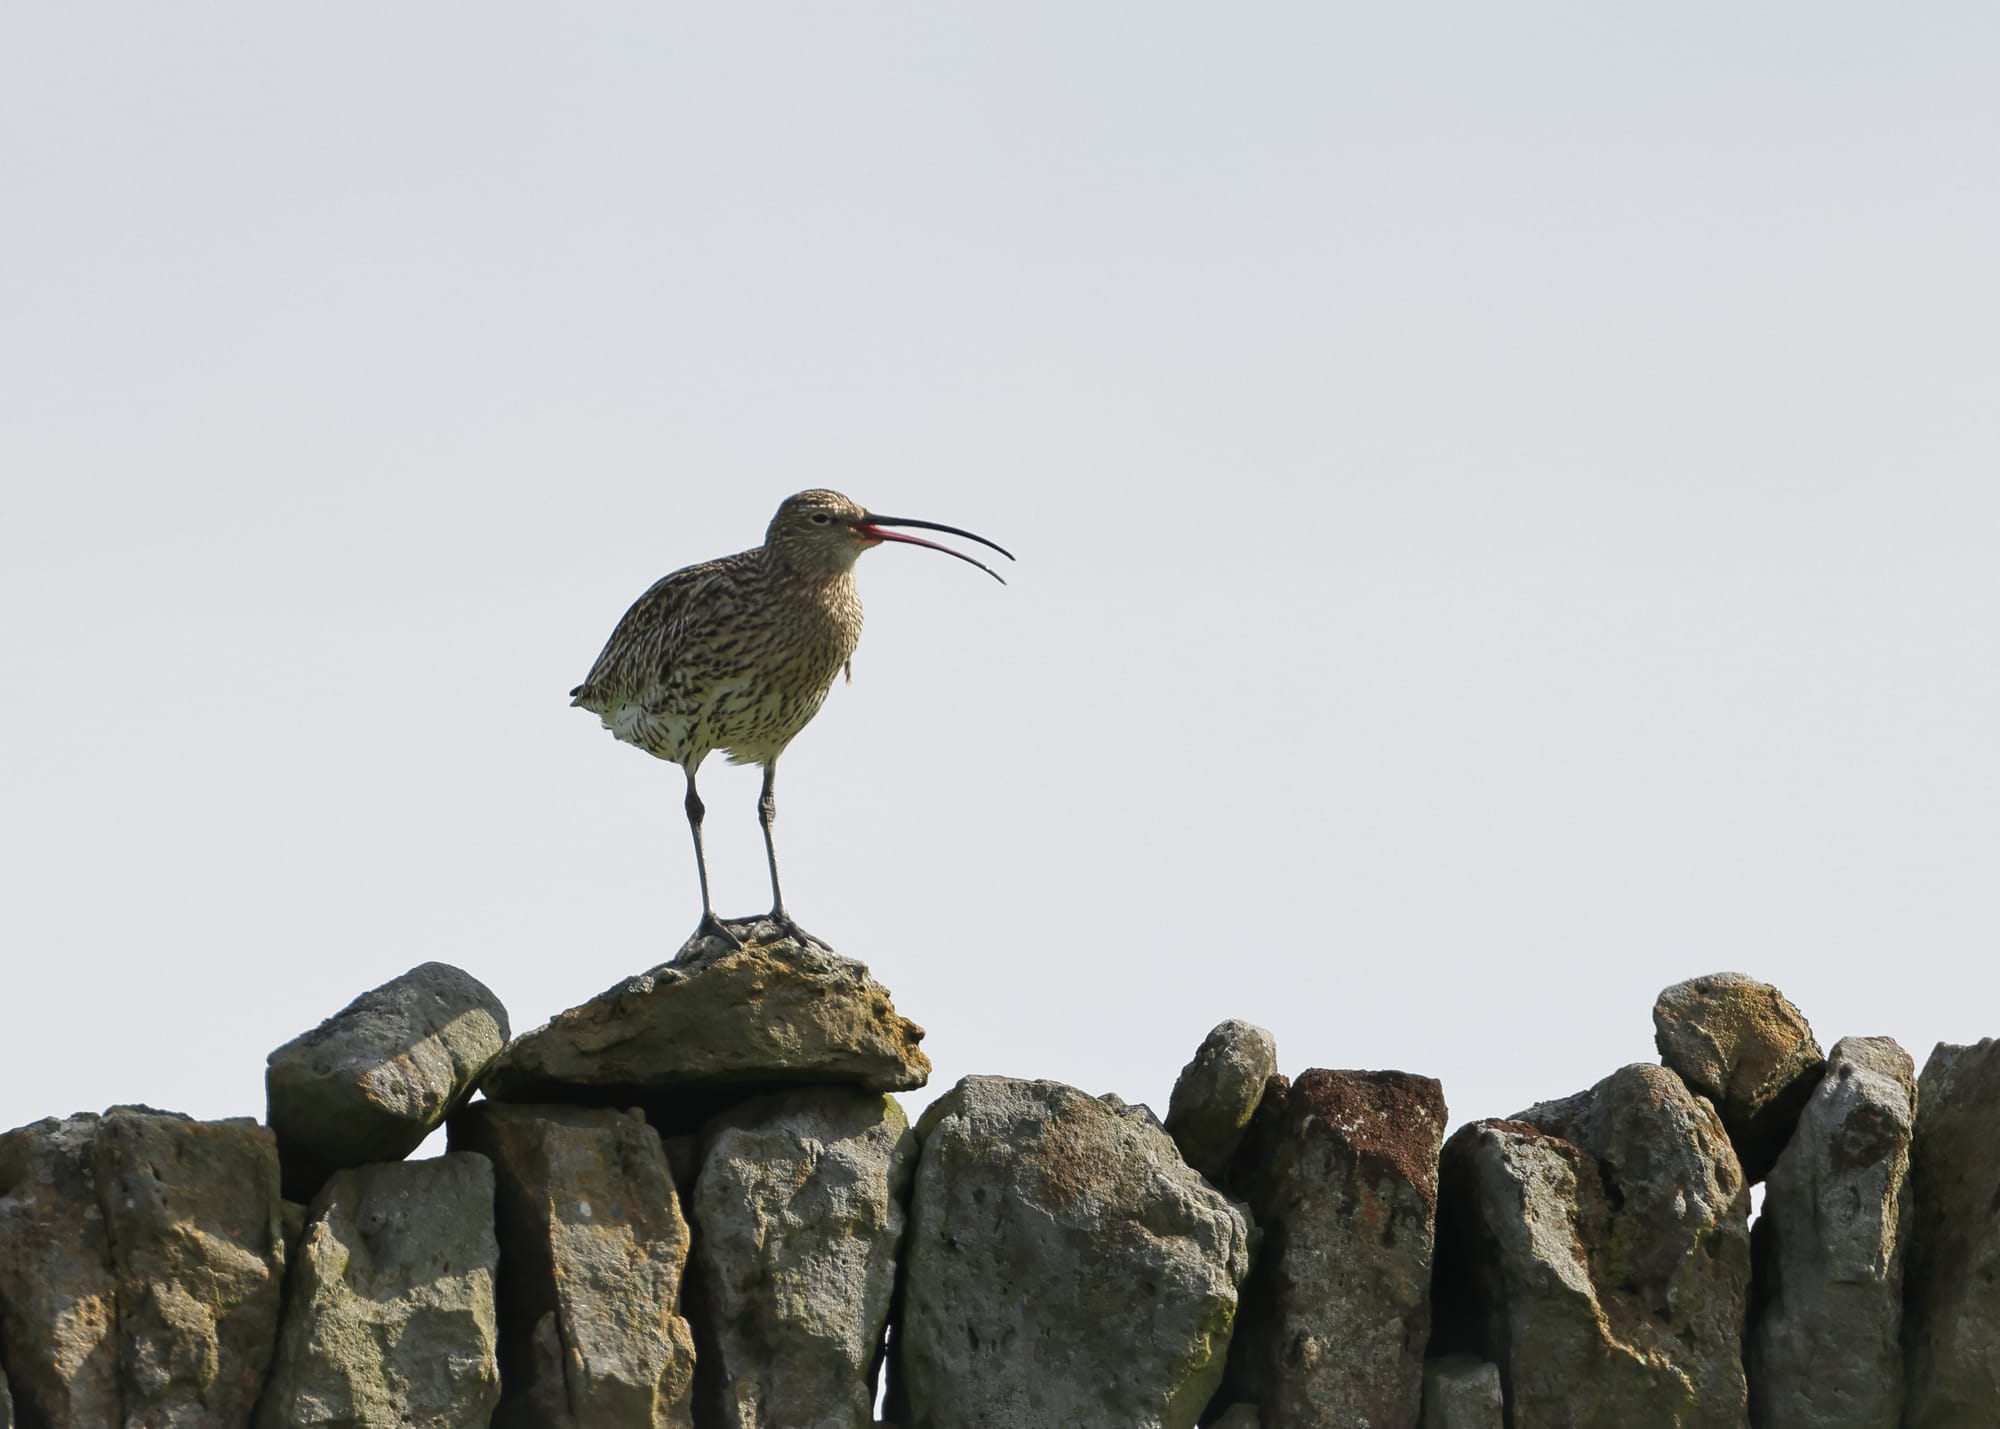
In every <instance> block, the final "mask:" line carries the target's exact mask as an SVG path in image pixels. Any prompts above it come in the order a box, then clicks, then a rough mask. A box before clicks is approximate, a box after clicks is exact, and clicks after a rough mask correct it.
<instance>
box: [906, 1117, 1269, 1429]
mask: <svg viewBox="0 0 2000 1429" xmlns="http://www.w3.org/2000/svg"><path fill="white" fill-rule="evenodd" d="M918 1135H919V1138H920V1139H921V1140H922V1142H923V1149H922V1153H921V1156H920V1159H919V1161H918V1165H917V1177H916V1188H915V1193H914V1198H913V1202H912V1206H911V1213H910V1230H909V1235H908V1246H907V1249H906V1251H905V1255H904V1259H905V1262H906V1270H905V1277H904V1302H903V1310H902V1315H901V1319H900V1322H899V1326H898V1330H897V1337H896V1340H895V1342H894V1345H893V1346H892V1355H891V1366H892V1370H891V1409H892V1417H893V1418H894V1419H895V1420H896V1422H897V1423H899V1424H901V1425H903V1426H905V1429H1073V1426H1078V1425H1090V1426H1092V1429H1189V1426H1192V1425H1193V1424H1194V1423H1195V1422H1196V1419H1197V1417H1198V1416H1199V1415H1200V1413H1201V1412H1202V1410H1203V1409H1204V1408H1205V1407H1206V1405H1207V1402H1208V1400H1209V1397H1210V1396H1211V1394H1212V1393H1213V1392H1214V1390H1215V1388H1216V1386H1217V1383H1218V1382H1219V1381H1220V1379H1221V1376H1222V1370H1223V1363H1224V1355H1225V1352H1226V1349H1227V1346H1228V1342H1229V1335H1230V1330H1231V1327H1232V1325H1233V1323H1234V1321H1235V1316H1236V1303H1237V1290H1238V1287H1239V1286H1240V1285H1241V1283H1242V1281H1243V1277H1244V1274H1245V1273H1246V1272H1247V1270H1248V1268H1249V1239H1250V1229H1249V1224H1248V1221H1247V1220H1246V1218H1245V1216H1244V1214H1243V1212H1242V1211H1241V1210H1240V1209H1239V1208H1238V1207H1237V1206H1235V1205H1234V1204H1233V1203H1231V1202H1230V1201H1229V1200H1228V1199H1227V1198H1225V1197H1224V1196H1223V1195H1222V1194H1221V1193H1220V1192H1218V1191H1216V1190H1215V1189H1214V1188H1213V1187H1212V1186H1210V1185H1209V1184H1208V1183H1207V1182H1205V1181H1203V1180H1202V1179H1201V1177H1200V1176H1199V1175H1197V1174H1196V1173H1195V1172H1194V1171H1193V1170H1191V1169H1190V1168H1189V1167H1188V1166H1187V1164H1186V1163H1185V1162H1184V1161H1182V1160H1181V1156H1180V1152H1179V1150H1178V1149H1177V1148H1176V1147H1175V1146H1174V1144H1173V1142H1172V1140H1171V1139H1170V1138H1169V1137H1168V1136H1167V1134H1166V1133H1165V1131H1163V1130H1162V1129H1161V1128H1160V1124H1159V1122H1158V1121H1157V1120H1155V1119H1154V1118H1153V1116H1152V1114H1151V1113H1150V1112H1147V1111H1146V1110H1145V1109H1144V1108H1133V1107H1127V1106H1126V1105H1125V1104H1124V1103H1123V1102H1120V1101H1118V1100H1117V1099H1116V1098H1110V1097H1107V1098H1095V1097H1090V1096H1086V1095H1085V1094H1084V1093H1082V1092H1080V1091H1077V1090H1075V1089H1074V1088H1071V1087H1065V1086H1062V1085H1060V1084H1059V1083H1055V1082H1023V1081H1014V1080H1011V1079H1008V1078H1002V1077H968V1078H966V1079H965V1080H964V1081H962V1082H960V1083H959V1084H958V1085H957V1086H956V1087H954V1088H953V1089H952V1090H951V1091H949V1092H947V1093H946V1094H945V1095H944V1096H943V1097H941V1098H939V1099H938V1101H937V1102H935V1103H933V1104H932V1106H931V1107H930V1109H929V1110H928V1111H926V1112H925V1114H924V1117H923V1119H922V1121H921V1122H920V1124H919V1126H918Z"/></svg>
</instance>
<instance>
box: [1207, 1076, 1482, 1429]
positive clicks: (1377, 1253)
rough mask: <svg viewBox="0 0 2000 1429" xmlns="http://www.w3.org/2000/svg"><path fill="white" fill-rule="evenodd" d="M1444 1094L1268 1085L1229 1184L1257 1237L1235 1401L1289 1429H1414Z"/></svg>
mask: <svg viewBox="0 0 2000 1429" xmlns="http://www.w3.org/2000/svg"><path fill="white" fill-rule="evenodd" d="M1444 1129H1445V1104H1444V1092H1443V1089H1442V1088H1441V1087H1440V1086H1439V1085H1438V1083H1437V1082H1436V1081H1434V1080H1433V1079H1431V1078H1429V1077H1418V1076H1412V1075H1410V1074H1408V1073H1405V1072H1335V1071H1325V1070H1322V1069H1318V1068H1315V1069H1314V1070H1312V1071H1309V1072H1306V1073H1304V1074H1303V1075H1301V1076H1300V1077H1299V1079H1298V1080H1297V1081H1296V1082H1293V1083H1292V1084H1291V1085H1290V1086H1289V1087H1286V1086H1285V1085H1284V1084H1283V1082H1282V1079H1274V1081H1273V1086H1272V1091H1271V1093H1270V1094H1269V1095H1267V1096H1266V1098H1265V1099H1264V1104H1263V1106H1262V1107H1260V1108H1259V1110H1258V1113H1257V1118H1256V1123H1255V1125H1254V1126H1253V1127H1252V1129H1251V1132H1250V1135H1249V1137H1248V1139H1247V1140H1246V1141H1245V1142H1244V1144H1243V1149H1242V1152H1241V1153H1240V1156H1239V1159H1238V1164H1237V1166H1236V1168H1235V1169H1234V1170H1233V1171H1232V1173H1231V1182H1230V1186H1231V1189H1232V1190H1234V1191H1239V1192H1240V1193H1242V1194H1243V1195H1244V1197H1245V1199H1246V1200H1247V1201H1248V1203H1249V1206H1250V1212H1251V1214H1252V1216H1253V1217H1254V1218H1255V1220H1256V1223H1257V1226H1258V1228H1259V1230H1260V1231H1261V1232H1262V1234H1263V1242H1262V1245H1261V1247H1260V1249H1259V1250H1258V1253H1257V1263H1256V1266H1255V1269H1254V1270H1253V1271H1252V1273H1251V1276H1250V1279H1249V1281H1248V1282H1247V1283H1246V1284H1245V1285H1244V1287H1243V1297H1242V1312H1241V1314H1240V1315H1239V1317H1238V1320H1237V1325H1236V1334H1235V1341H1234V1343H1233V1344H1232V1346H1231V1348H1230V1369H1229V1385H1230V1391H1231V1393H1232V1395H1233V1396H1234V1397H1235V1398H1237V1399H1241V1400H1247V1401H1251V1402H1254V1403H1255V1404H1257V1405H1258V1407H1259V1408H1260V1409H1261V1410H1262V1411H1263V1417H1264V1418H1265V1419H1266V1420H1267V1421H1269V1422H1270V1423H1272V1424H1282V1425H1284V1426H1286V1429H1337V1426H1346V1425H1353V1424H1370V1425H1403V1426H1409V1429H1415V1425H1416V1423H1417V1420H1418V1418H1419V1416H1420V1414H1421V1413H1422V1407H1423V1375H1424V1349H1425V1346H1426V1344H1427V1343H1428V1341H1429V1338H1430V1319H1431V1307H1430V1292H1431V1256H1432V1249H1433V1244H1434V1236H1435V1230H1436V1222H1437V1166H1438V1151H1439V1148H1440V1146H1441V1145H1442V1144H1443V1141H1444Z"/></svg>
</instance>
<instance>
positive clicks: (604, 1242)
mask: <svg viewBox="0 0 2000 1429" xmlns="http://www.w3.org/2000/svg"><path fill="white" fill-rule="evenodd" d="M451 1145H452V1148H453V1149H454V1150H469V1151H477V1152H480V1153H482V1154H483V1155H485V1156H486V1157H488V1158H489V1159H490V1160H491V1161H492V1163H493V1169H494V1176H495V1182H496V1186H497V1196H496V1210H497V1216H498V1225H499V1236H500V1247H501V1259H500V1267H501V1278H500V1288H499V1304H500V1316H501V1347H502V1353H503V1356H504V1358H505V1361H506V1363H507V1364H508V1366H509V1379H508V1384H507V1402H506V1403H505V1404H504V1405H503V1406H502V1409H501V1415H500V1418H499V1420H498V1421H496V1422H498V1423H501V1424H520V1425H524V1426H526V1425H533V1426H535V1429H596V1426H600V1425H618V1426H620V1429H686V1426H688V1425H689V1424H690V1423H691V1422H692V1421H691V1420H690V1418H689V1414H690V1410H689V1393H690V1389H691V1386H692V1382H693V1378H694V1362H695V1353H694V1341H693V1339H692V1337H691V1335H690V1333H689V1329H688V1324H687V1321H686V1319H685V1318H684V1317H683V1316H682V1314H681V1280H682V1272H683V1271H684V1269H685V1268H686V1265H687V1257H688V1227H687V1222H686V1221H685V1220H684V1219H683V1218H682V1215H681V1209H680V1202H679V1200H678V1198H677V1197H676V1196H675V1194H674V1187H673V1182H672V1179H671V1178H670V1176H669V1174H668V1171H667V1157H666V1152H665V1151H664V1149H662V1147H661V1145H660V1138H659V1136H658V1134H657V1133H655V1132H654V1131H653V1129H652V1128H651V1127H649V1126H647V1125H646V1123H645V1122H644V1120H643V1119H641V1118H640V1117H638V1116H637V1115H635V1114H632V1113H628V1112H620V1111H615V1110H612V1109H610V1108H593V1107H574V1106H515V1105H507V1104H502V1103H498V1102H487V1101H481V1102H474V1103H472V1104H471V1105H470V1106H467V1107H466V1108H465V1109H464V1110H463V1111H461V1112H460V1113H459V1114H458V1115H456V1116H454V1117H453V1118H452V1122H451Z"/></svg>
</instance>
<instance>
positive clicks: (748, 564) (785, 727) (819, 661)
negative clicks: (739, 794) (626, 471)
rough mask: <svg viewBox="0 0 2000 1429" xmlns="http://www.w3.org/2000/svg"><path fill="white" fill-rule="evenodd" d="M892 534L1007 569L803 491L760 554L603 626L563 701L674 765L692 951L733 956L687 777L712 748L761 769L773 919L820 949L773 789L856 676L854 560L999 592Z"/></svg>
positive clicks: (664, 592) (675, 582) (671, 586)
mask: <svg viewBox="0 0 2000 1429" xmlns="http://www.w3.org/2000/svg"><path fill="white" fill-rule="evenodd" d="M890 527H916V528H919V529H922V530H927V531H942V532H946V533H949V534H951V535H954V536H963V537H965V538H966V539H968V540H972V541H977V542H978V543H979V544H981V545H982V546H987V547H990V548H991V549H993V550H995V551H998V552H999V553H1000V554H1001V555H1003V556H1005V557H1006V558H1007V559H1008V560H1010V561H1011V560H1013V559H1014V556H1013V553H1012V552H1010V551H1008V550H1006V549H1005V548H1004V547H1002V546H998V545H995V544H994V543H993V542H992V541H989V540H987V539H986V538H985V537H984V536H980V535H976V534H975V533H973V532H971V531H966V530H962V529H960V528H959V527H957V526H945V525H941V524H939V523H938V522H935V521H919V520H915V519H913V518H911V517H906V516H883V515H880V514H878V513H875V512H872V511H869V510H867V509H866V508H865V507H863V506H861V505H860V504H858V503H857V502H854V501H852V500H850V499H849V498H847V497H845V496H842V495H841V494H840V493H839V492H837V491H827V490H824V489H815V490H812V491H801V492H799V493H797V494H796V495H794V496H788V497H786V498H785V500H784V501H783V502H782V503H780V505H779V507H778V511H777V514H776V515H775V516H773V517H772V518H771V524H770V526H769V527H768V528H767V529H766V531H765V533H764V544H763V545H761V546H757V547H754V548H752V549H750V550H748V551H740V552H738V553H737V554H735V555H733V556H723V557H721V558H719V559H717V560H713V561H703V562H701V563H700V564H698V565H692V566H687V567H685V568H683V569H681V570H678V571H675V572H673V573H672V574H670V575H666V576H662V577H661V578H660V579H659V580H657V581H655V582H654V583H653V585H652V586H651V587H650V588H649V589H648V590H647V591H646V593H645V594H644V595H642V596H640V597H639V598H638V600H636V601H634V602H633V603H632V607H631V609H629V610H627V611H626V612H625V614H624V617H623V618H622V619H620V620H619V622H618V624H617V625H616V626H615V627H614V628H613V629H612V632H611V638H610V639H609V640H607V641H606V642H605V645H604V649H603V652H602V653H600V654H599V655H598V657H597V660H596V662H595V663H594V664H592V665H591V667H590V673H589V674H588V675H586V676H585V677H584V680H583V683H582V684H580V685H578V686H577V687H576V688H575V689H573V690H571V691H570V703H571V705H573V706H578V707H581V708H583V709H586V710H588V711H590V712H591V713H592V714H595V715H596V716H597V717H598V718H599V719H600V720H601V721H602V722H603V724H604V727H605V728H606V729H608V730H610V731H611V733H612V734H613V735H614V736H616V737H617V738H618V739H620V740H622V741H624V742H625V743H627V744H631V745H634V746H636V747H637V748H639V749H643V750H644V751H645V752H646V753H648V754H650V755H652V756H654V757H655V758H657V759H664V760H667V761H668V762H670V763H673V764H678V765H679V766H680V767H681V770H682V772H683V774H685V776H686V778H687V797H686V799H685V800H684V802H683V807H684V808H685V810H686V812H687V821H688V829H689V831H690V832H691V833H692V834H693V836H694V861H695V873H696V876H697V877H698V878H699V879H700V882H701V923H700V925H699V927H698V928H697V929H696V932H695V935H694V938H693V939H691V940H690V944H691V945H692V944H693V943H694V942H696V941H698V940H699V939H701V938H702V937H703V936H704V935H707V936H714V937H718V938H720V939H721V940H722V942H723V944H724V945H725V946H730V947H740V946H741V945H742V940H741V939H740V938H738V937H737V936H736V934H734V933H733V932H731V931H730V930H729V929H728V928H726V927H725V926H724V925H723V923H722V921H721V920H720V919H718V918H717V917H716V916H715V905H714V903H713V901H712V900H711V899H710V897H709V891H708V856H707V853H706V852H705V851H704V849H703V847H702V838H701V825H702V819H703V817H704V815H705V814H706V812H707V811H706V809H705V807H704V806H703V804H702V801H701V795H700V793H699V792H697V790H696V787H695V773H696V771H697V770H698V769H700V767H701V764H702V761H703V760H704V759H706V758H707V757H708V756H709V755H710V754H712V753H714V752H715V751H716V750H721V751H723V752H724V753H725V754H726V755H727V756H728V759H729V762H730V763H731V764H756V765H759V766H761V767H762V769H763V771H764V785H763V793H762V795H761V796H760V797H759V799H758V801H757V816H758V822H759V823H760V824H761V825H762V826H763V830H764V856H765V859H766V861H767V862H768V863H769V865H770V870H771V913H770V917H771V919H772V921H773V922H775V923H776V924H777V926H778V927H779V928H780V929H781V930H783V931H784V932H785V933H788V934H790V935H791V936H792V937H794V938H796V939H798V940H799V941H801V942H806V941H813V942H817V941H818V940H817V939H813V938H812V937H811V935H810V934H808V933H806V932H805V931H804V930H803V929H801V928H800V927H799V925H798V924H797V923H796V922H795V921H793V919H792V916H791V914H790V913H789V912H787V911H786V909H785V896H784V892H783V890H782V888H781V887H780V886H779V883H778V854H777V848H776V846H775V844H774V843H773V842H772V838H771V825H772V823H773V822H774V821H775V820H776V818H777V804H776V800H775V797H774V794H773V790H774V787H775V784H776V778H777V770H778V756H779V755H781V754H783V753H784V752H785V750H786V748H787V747H789V746H790V744H791V742H792V740H793V739H794V738H795V737H797V735H798V733H799V731H800V730H802V729H804V728H805V727H806V725H807V724H808V723H809V722H810V721H811V720H812V717H813V716H814V715H816V714H818V713H819V710H820V706H821V705H822V704H824V703H825V701H826V697H827V694H828V692H829V691H830V690H831V689H832V688H833V680H834V676H836V675H838V674H840V673H841V672H842V671H845V672H846V673H847V676H848V678H849V679H850V680H851V679H852V678H853V664H852V660H853V655H854V649H855V645H856V644H857V643H858V642H859V640H860V638H861V598H860V596H859V595H858V594H857V593H856V592H855V589H854V563H855V562H856V561H857V560H859V559H860V557H861V553H862V552H864V551H868V550H872V549H873V548H874V547H876V546H879V545H881V544H883V543H884V542H891V541H893V542H899V543H902V544H906V545H912V546H923V547H927V548H928V549H930V550H933V551H942V552H944V553H945V554H946V555H948V556H955V557H957V558H958V559H959V560H961V561H964V562H966V563H967V564H968V565H973V566H978V567H979V569H980V570H982V571H985V572H986V574H988V575H989V576H992V577H993V579H995V580H996V581H1000V583H1001V584H1002V585H1005V584H1006V581H1005V580H1004V579H1003V578H1002V577H1001V575H1000V573H999V572H998V571H996V570H994V569H993V568H992V567H990V566H988V565H985V564H984V563H982V562H980V561H977V560H974V559H973V558H972V557H971V556H968V555H966V554H965V553H964V552H963V551H956V550H953V549H952V548H951V547H950V546H945V545H940V544H939V543H937V542H935V541H927V540H925V539H923V538H922V537H920V536H910V535H905V534H902V533H901V532H899V531H895V530H890V529H888V528H890Z"/></svg>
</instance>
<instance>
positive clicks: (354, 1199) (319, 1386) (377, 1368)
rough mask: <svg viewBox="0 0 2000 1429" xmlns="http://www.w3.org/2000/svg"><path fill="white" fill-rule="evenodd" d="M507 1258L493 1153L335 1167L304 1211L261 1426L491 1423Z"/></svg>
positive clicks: (370, 1428) (437, 1428)
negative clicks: (498, 1237) (497, 1220)
mask: <svg viewBox="0 0 2000 1429" xmlns="http://www.w3.org/2000/svg"><path fill="white" fill-rule="evenodd" d="M499 1254H500V1251H499V1246H498V1244H497V1243H496V1242H495V1240H494V1237H493V1168H492V1167H491V1166H490V1165H488V1164H487V1162H486V1159H485V1158H484V1157H482V1156H468V1155H464V1154H462V1153H451V1154H448V1155H445V1156H440V1157H436V1158H434V1159H431V1160H426V1161H395V1162H381V1163H378V1164H375V1165H371V1166H355V1167H350V1168H348V1169H346V1170H343V1171H337V1172H335V1173H334V1174H333V1175H332V1176H331V1177H330V1178H328V1180H327V1182H326V1184H325V1185H324V1186H323V1187H321V1188H320V1192H319V1195H318V1196H317V1197H315V1198H314V1200H313V1203H312V1206H311V1209H310V1211H309V1213H308V1215H307V1220H306V1230H305V1238H304V1240H303V1242H302V1243H301V1245H300V1251H299V1261H298V1264H297V1265H296V1266H294V1267H293V1270H292V1275H291V1280H290V1283H289V1284H288V1286H287V1287H286V1293H285V1318H284V1326H283V1328H282V1329H281V1330H280V1332H279V1335H278V1352H277V1361H276V1363H275V1364H274V1365H273V1367H272V1371H271V1381H270V1385H269V1387H268V1388H267V1389H266V1390H265V1393H264V1398H263V1402H262V1403H261V1404H260V1405H259V1406H258V1410H257V1425H258V1429H383V1426H390V1425H411V1426H421V1429H475V1426H476V1429H485V1426H486V1425H487V1424H488V1423H489V1421H490V1420H491V1418H492V1414H493V1407H494V1405H495V1404H497V1403H498V1402H499V1399H500V1366H499V1360H498V1358H497V1356H496V1344H497V1340H496V1326H495V1317H494V1305H493V1287H494V1275H495V1270H496V1266H497V1264H498V1261H499Z"/></svg>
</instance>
